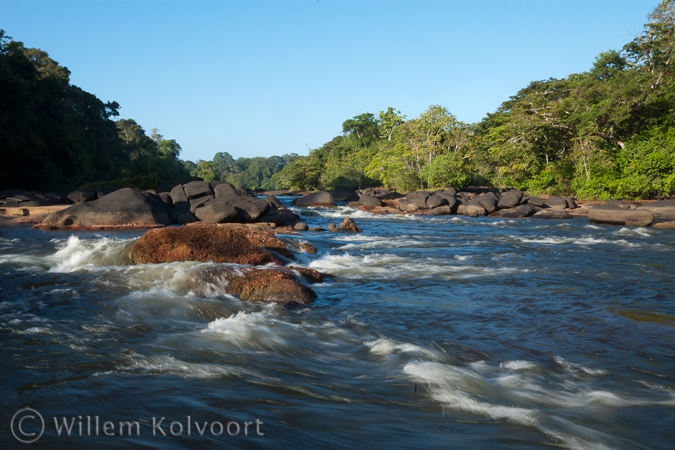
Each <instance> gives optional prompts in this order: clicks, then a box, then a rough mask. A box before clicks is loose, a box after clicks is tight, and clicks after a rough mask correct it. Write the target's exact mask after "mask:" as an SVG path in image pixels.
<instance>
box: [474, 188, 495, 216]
mask: <svg viewBox="0 0 675 450" xmlns="http://www.w3.org/2000/svg"><path fill="white" fill-rule="evenodd" d="M473 201H476V202H478V203H480V204H481V206H482V207H483V208H485V212H486V213H487V214H490V213H492V212H495V211H496V210H497V204H498V203H499V199H498V198H497V196H496V195H495V194H494V193H493V192H488V193H485V194H481V195H479V196H477V197H476V198H475V199H474V200H473ZM479 215H480V214H479Z"/></svg>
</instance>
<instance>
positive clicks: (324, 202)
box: [293, 191, 335, 207]
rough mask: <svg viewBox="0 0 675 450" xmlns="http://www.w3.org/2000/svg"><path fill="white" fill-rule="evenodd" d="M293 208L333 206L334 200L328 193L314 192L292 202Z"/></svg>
mask: <svg viewBox="0 0 675 450" xmlns="http://www.w3.org/2000/svg"><path fill="white" fill-rule="evenodd" d="M293 204H294V205H295V206H301V207H308V206H335V200H334V199H333V196H332V195H331V194H330V193H329V192H323V191H321V192H314V193H312V194H308V195H305V196H304V197H301V198H296V199H294V200H293Z"/></svg>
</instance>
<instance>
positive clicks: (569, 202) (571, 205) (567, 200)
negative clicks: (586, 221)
mask: <svg viewBox="0 0 675 450" xmlns="http://www.w3.org/2000/svg"><path fill="white" fill-rule="evenodd" d="M563 199H564V200H565V203H567V208H568V209H575V208H578V206H577V204H576V202H575V201H574V199H573V198H572V197H563Z"/></svg>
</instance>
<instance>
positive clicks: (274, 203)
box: [263, 195, 284, 209]
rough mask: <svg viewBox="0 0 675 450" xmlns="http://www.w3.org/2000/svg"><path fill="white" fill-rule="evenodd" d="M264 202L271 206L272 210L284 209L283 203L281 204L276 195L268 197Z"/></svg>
mask: <svg viewBox="0 0 675 450" xmlns="http://www.w3.org/2000/svg"><path fill="white" fill-rule="evenodd" d="M263 200H264V201H265V202H266V203H267V204H268V205H270V208H276V209H279V208H283V207H284V205H283V203H281V202H280V201H279V199H278V198H276V197H275V196H274V195H268V196H267V197H265V198H264V199H263Z"/></svg>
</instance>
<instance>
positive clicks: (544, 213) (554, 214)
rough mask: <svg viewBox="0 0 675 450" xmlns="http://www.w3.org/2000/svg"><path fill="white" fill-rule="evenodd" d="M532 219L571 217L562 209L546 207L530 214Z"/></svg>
mask: <svg viewBox="0 0 675 450" xmlns="http://www.w3.org/2000/svg"><path fill="white" fill-rule="evenodd" d="M532 218H533V219H572V218H573V217H572V215H570V213H568V212H567V211H565V210H564V209H553V208H546V209H542V210H541V211H539V212H538V213H536V214H535V215H533V216H532Z"/></svg>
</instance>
